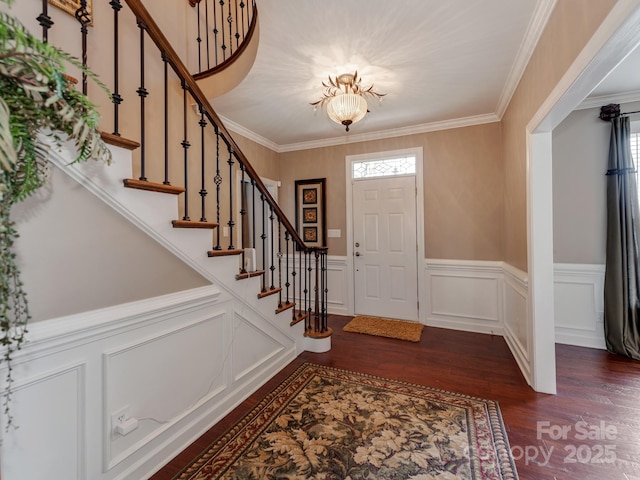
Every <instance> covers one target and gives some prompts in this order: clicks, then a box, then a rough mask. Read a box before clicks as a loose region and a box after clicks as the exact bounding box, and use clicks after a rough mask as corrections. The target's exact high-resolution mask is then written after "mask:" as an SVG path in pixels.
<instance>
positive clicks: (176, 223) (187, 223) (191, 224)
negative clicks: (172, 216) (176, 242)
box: [171, 220, 218, 228]
mask: <svg viewBox="0 0 640 480" xmlns="http://www.w3.org/2000/svg"><path fill="white" fill-rule="evenodd" d="M171 224H172V225H173V228H216V227H217V226H218V224H217V223H215V222H200V221H195V220H171Z"/></svg>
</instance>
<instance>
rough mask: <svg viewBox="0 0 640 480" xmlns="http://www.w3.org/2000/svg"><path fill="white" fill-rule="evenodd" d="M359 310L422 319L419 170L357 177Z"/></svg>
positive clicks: (355, 247) (355, 246) (355, 229)
mask: <svg viewBox="0 0 640 480" xmlns="http://www.w3.org/2000/svg"><path fill="white" fill-rule="evenodd" d="M352 195H353V211H352V215H353V239H354V244H353V252H354V270H355V271H354V283H355V285H354V294H355V299H354V307H355V313H356V314H357V315H372V316H377V317H390V318H397V319H403V320H416V321H417V320H418V259H417V239H416V181H415V177H414V176H399V177H385V178H379V179H366V180H357V181H354V182H353V189H352Z"/></svg>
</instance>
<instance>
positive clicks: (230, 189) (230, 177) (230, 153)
mask: <svg viewBox="0 0 640 480" xmlns="http://www.w3.org/2000/svg"><path fill="white" fill-rule="evenodd" d="M228 148H229V161H228V162H227V163H228V164H229V222H228V223H227V225H229V250H235V247H234V245H233V227H234V225H235V224H236V223H235V222H234V221H233V181H232V180H231V179H232V178H233V164H234V163H235V162H234V160H233V150H232V149H231V145H228Z"/></svg>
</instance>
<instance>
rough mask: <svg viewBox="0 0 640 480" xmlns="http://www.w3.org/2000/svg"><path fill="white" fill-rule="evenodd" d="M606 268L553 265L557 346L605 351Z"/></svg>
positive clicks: (564, 264) (601, 266)
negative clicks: (559, 344) (572, 346)
mask: <svg viewBox="0 0 640 480" xmlns="http://www.w3.org/2000/svg"><path fill="white" fill-rule="evenodd" d="M604 270H605V267H604V265H587V264H567V263H556V264H555V265H554V282H553V283H554V291H553V293H554V307H555V320H556V342H558V343H565V344H568V345H578V346H581V347H591V348H601V349H605V348H606V345H605V340H604V323H603V318H604Z"/></svg>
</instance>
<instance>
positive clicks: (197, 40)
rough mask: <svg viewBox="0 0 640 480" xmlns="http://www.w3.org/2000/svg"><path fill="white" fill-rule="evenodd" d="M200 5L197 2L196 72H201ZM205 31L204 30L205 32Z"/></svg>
mask: <svg viewBox="0 0 640 480" xmlns="http://www.w3.org/2000/svg"><path fill="white" fill-rule="evenodd" d="M200 3H201V2H198V7H197V8H198V11H197V16H198V36H197V37H196V42H197V43H198V72H201V71H202V35H201V34H200V23H201V21H202V20H201V18H200ZM205 11H206V2H205ZM205 31H206V30H205Z"/></svg>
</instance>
